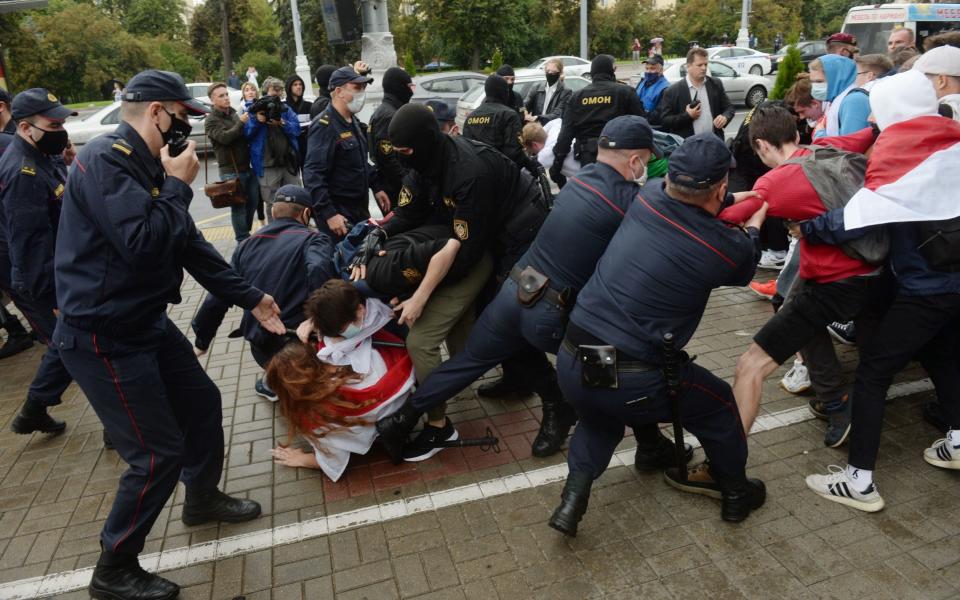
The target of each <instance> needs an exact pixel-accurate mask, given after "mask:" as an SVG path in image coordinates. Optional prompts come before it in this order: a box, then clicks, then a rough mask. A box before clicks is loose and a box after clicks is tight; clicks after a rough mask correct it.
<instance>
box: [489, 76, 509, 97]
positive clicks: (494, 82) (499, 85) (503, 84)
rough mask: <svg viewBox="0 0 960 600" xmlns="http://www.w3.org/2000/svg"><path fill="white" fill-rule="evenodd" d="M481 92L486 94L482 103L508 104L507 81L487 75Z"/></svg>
mask: <svg viewBox="0 0 960 600" xmlns="http://www.w3.org/2000/svg"><path fill="white" fill-rule="evenodd" d="M483 91H484V92H486V94H487V97H486V98H485V99H484V100H483V101H484V102H498V103H500V104H509V103H510V86H509V85H507V80H506V79H504V78H503V77H501V76H499V75H496V74H494V75H488V76H487V80H486V81H485V82H484V84H483Z"/></svg>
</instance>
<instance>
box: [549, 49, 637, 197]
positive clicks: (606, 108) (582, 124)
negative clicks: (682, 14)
mask: <svg viewBox="0 0 960 600" xmlns="http://www.w3.org/2000/svg"><path fill="white" fill-rule="evenodd" d="M615 70H616V67H615V66H614V58H613V57H612V56H610V55H609V54H598V55H597V56H595V57H594V59H593V61H592V62H591V63H590V77H591V78H592V79H593V82H592V83H591V84H590V85H588V86H586V87H585V88H583V89H581V90H579V91H578V92H576V93H574V94H573V97H571V98H570V101H569V102H567V107H566V109H565V110H564V113H563V125H562V126H561V127H560V136H559V137H558V138H557V144H556V145H555V146H554V147H553V166H552V167H550V178H551V179H553V180H554V181H555V182H557V185H563V182H564V180H565V177H564V176H563V174H562V173H561V172H560V171H561V169H562V168H563V161H564V160H565V159H566V158H567V154H569V153H570V144H571V143H572V142H573V140H574V139H576V140H577V144H576V147H575V148H574V149H573V155H574V157H576V159H577V160H579V161H580V164H581V166H586V165H589V164H591V163H594V162H596V160H597V138H598V137H600V132H601V131H602V130H603V126H604V125H606V124H607V121H609V120H610V119H612V118H614V117H619V116H620V115H638V116H641V117H642V116H644V113H643V103H642V102H641V101H640V98H638V97H637V94H636V92H634V91H633V89H631V88H630V86H629V85H624V84H622V83H620V82H618V81H617V79H616V77H614V74H613V73H614V71H615Z"/></svg>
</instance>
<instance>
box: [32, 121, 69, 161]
mask: <svg viewBox="0 0 960 600" xmlns="http://www.w3.org/2000/svg"><path fill="white" fill-rule="evenodd" d="M30 127H33V128H34V129H37V130H39V131H42V132H43V137H41V138H40V139H39V140H33V142H34V143H35V144H36V145H37V150H39V151H40V152H41V153H42V154H48V155H50V156H53V155H56V154H61V153H62V152H63V149H64V148H66V147H67V143H68V142H69V141H70V139H69V134H67V130H66V129H60V130H57V131H50V130H47V129H41V128H39V127H37V126H36V125H34V124H32V123H31V124H30Z"/></svg>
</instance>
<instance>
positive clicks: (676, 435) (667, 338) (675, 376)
mask: <svg viewBox="0 0 960 600" xmlns="http://www.w3.org/2000/svg"><path fill="white" fill-rule="evenodd" d="M663 364H664V367H663V374H664V377H665V378H666V383H667V395H668V396H669V397H670V410H671V411H672V412H673V445H674V450H675V454H676V460H677V477H678V479H679V480H680V481H686V480H687V452H686V447H685V445H684V441H683V423H682V422H681V421H680V368H681V367H682V366H683V365H681V364H680V355H679V353H678V352H677V348H676V346H674V339H673V334H672V333H665V334H663Z"/></svg>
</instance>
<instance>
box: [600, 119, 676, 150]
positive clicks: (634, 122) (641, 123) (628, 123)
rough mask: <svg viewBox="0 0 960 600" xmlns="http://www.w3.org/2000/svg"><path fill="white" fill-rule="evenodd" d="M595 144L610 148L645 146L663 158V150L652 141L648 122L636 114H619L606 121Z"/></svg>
mask: <svg viewBox="0 0 960 600" xmlns="http://www.w3.org/2000/svg"><path fill="white" fill-rule="evenodd" d="M597 145H598V146H600V147H601V148H609V149H610V150H637V149H639V148H646V149H648V150H650V151H651V152H653V155H654V156H656V157H657V158H663V152H661V151H660V149H659V148H657V145H656V144H655V143H654V142H653V128H652V127H650V123H648V122H647V120H646V119H644V118H643V117H638V116H636V115H620V116H619V117H615V118H613V119H610V120H609V121H607V124H606V125H604V126H603V131H601V132H600V138H599V139H598V140H597Z"/></svg>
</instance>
